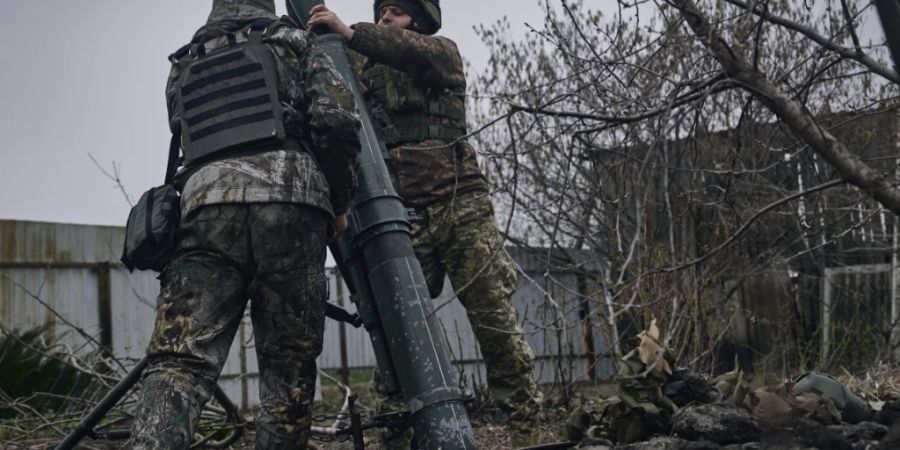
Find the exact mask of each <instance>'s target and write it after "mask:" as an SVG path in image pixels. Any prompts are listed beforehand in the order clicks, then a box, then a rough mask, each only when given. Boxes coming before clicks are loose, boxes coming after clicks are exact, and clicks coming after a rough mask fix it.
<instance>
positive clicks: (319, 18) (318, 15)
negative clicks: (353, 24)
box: [306, 5, 353, 41]
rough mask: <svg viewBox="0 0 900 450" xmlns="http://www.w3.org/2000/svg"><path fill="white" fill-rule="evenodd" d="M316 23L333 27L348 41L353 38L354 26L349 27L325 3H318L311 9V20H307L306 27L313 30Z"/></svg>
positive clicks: (332, 29) (334, 30)
mask: <svg viewBox="0 0 900 450" xmlns="http://www.w3.org/2000/svg"><path fill="white" fill-rule="evenodd" d="M316 25H323V26H326V27H328V28H331V31H333V32H335V33H337V34H339V35H341V37H343V38H344V39H346V40H347V41H350V40H351V39H353V28H350V27H348V26H347V24H345V23H344V21H343V20H341V18H340V17H338V15H337V14H335V13H334V11H332V10H330V9H328V7H327V6H325V5H316V6H313V8H312V9H310V10H309V21H307V22H306V29H307V30H312V29H313V28H314V27H315V26H316Z"/></svg>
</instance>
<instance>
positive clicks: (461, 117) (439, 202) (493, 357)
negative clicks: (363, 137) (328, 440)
mask: <svg viewBox="0 0 900 450" xmlns="http://www.w3.org/2000/svg"><path fill="white" fill-rule="evenodd" d="M375 21H376V22H377V24H373V23H357V24H354V25H353V26H347V25H346V24H344V22H343V21H341V19H340V18H339V17H338V16H337V15H336V14H335V13H334V12H332V11H330V10H329V9H328V8H327V7H325V6H324V5H318V6H316V7H314V8H313V9H312V10H311V11H310V19H309V22H308V23H307V26H308V27H310V29H312V27H315V26H327V27H329V28H331V30H332V31H334V32H335V33H338V34H340V35H341V36H343V37H344V38H345V39H346V40H347V44H348V46H349V48H350V49H352V50H354V51H355V52H357V53H358V56H359V58H358V59H359V64H358V65H357V70H358V72H359V74H360V79H361V81H362V83H363V84H364V88H365V91H366V92H365V95H366V102H367V105H368V106H369V109H370V110H371V112H372V115H373V118H374V119H375V121H376V122H379V123H377V124H376V126H380V128H381V137H382V139H383V140H384V141H385V143H386V144H387V146H388V148H389V151H390V155H391V160H390V163H391V165H392V167H393V171H394V174H395V184H396V185H397V189H398V191H399V193H400V195H401V196H402V197H403V198H404V201H405V202H406V204H407V205H408V206H410V207H412V208H414V209H415V211H416V216H417V220H416V221H415V223H414V224H413V229H412V234H413V243H414V246H415V250H416V254H417V256H418V258H419V261H420V262H421V263H422V268H423V270H424V272H425V276H426V278H427V280H428V283H429V290H430V291H431V294H432V296H437V295H438V294H440V292H441V290H442V286H443V280H444V277H445V275H446V276H449V278H450V280H451V283H452V284H453V286H454V287H455V288H456V289H457V290H458V292H457V295H458V297H459V299H460V301H461V303H462V304H463V306H465V308H466V311H467V315H468V318H469V321H470V323H471V325H472V328H473V330H474V332H475V336H476V338H477V340H478V343H479V345H480V347H481V352H482V354H483V356H484V359H485V363H486V366H487V379H488V384H489V385H490V388H491V391H492V393H493V396H494V398H495V400H496V401H497V403H498V405H499V406H500V407H501V408H502V409H503V410H505V411H506V412H508V413H509V414H510V416H511V418H513V419H526V418H528V417H531V416H532V415H533V413H534V412H535V411H536V410H537V408H538V405H539V402H540V393H539V391H538V389H537V386H536V384H535V380H534V375H533V373H532V367H531V362H532V359H533V356H532V353H531V350H530V348H529V347H528V344H527V343H526V342H525V339H524V336H523V333H522V329H521V328H520V327H519V325H518V321H517V319H516V311H515V309H514V308H513V306H512V303H511V301H510V298H511V296H512V294H513V292H514V291H515V288H516V272H515V269H514V267H513V264H512V262H511V260H510V257H509V255H508V254H507V253H506V252H505V251H504V249H503V248H502V240H501V239H500V235H499V232H498V230H497V225H496V222H495V219H494V210H493V205H492V202H491V198H490V195H489V193H488V188H487V183H486V181H485V179H484V176H483V175H482V173H481V170H480V169H479V167H478V164H477V161H476V154H475V149H474V148H473V147H472V145H470V144H469V143H468V142H467V141H466V140H465V136H466V134H467V129H466V112H465V111H466V108H465V107H466V105H465V99H466V77H465V72H464V70H463V63H462V57H461V56H460V54H459V50H458V49H457V46H456V44H455V43H454V42H453V41H452V40H450V39H447V38H446V37H441V36H434V34H435V33H437V31H438V30H439V29H440V28H441V8H440V3H439V2H438V0H376V1H375Z"/></svg>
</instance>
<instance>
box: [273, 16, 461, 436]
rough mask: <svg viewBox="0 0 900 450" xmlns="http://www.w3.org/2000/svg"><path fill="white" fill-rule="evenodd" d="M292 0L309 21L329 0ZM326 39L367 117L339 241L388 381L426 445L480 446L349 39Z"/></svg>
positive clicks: (323, 43) (333, 36) (340, 261)
mask: <svg viewBox="0 0 900 450" xmlns="http://www.w3.org/2000/svg"><path fill="white" fill-rule="evenodd" d="M288 3H289V5H290V7H289V11H293V13H296V14H297V17H295V19H297V20H298V21H299V22H301V23H303V24H305V23H306V18H307V13H308V11H309V9H310V8H312V6H314V5H316V4H321V3H322V2H321V1H317V0H288ZM317 31H318V30H317ZM319 44H320V45H321V46H322V48H323V49H324V50H325V53H327V54H328V55H329V56H330V57H331V59H332V60H334V63H335V66H336V67H337V70H338V72H340V73H341V75H343V77H344V79H345V80H346V81H347V83H348V85H349V86H350V88H351V90H352V92H353V96H354V98H355V99H356V104H357V107H358V109H359V114H360V121H361V122H362V128H361V130H360V143H361V152H360V166H359V172H358V178H359V187H358V188H357V191H356V196H355V197H354V201H353V206H352V207H351V209H350V211H349V213H348V221H349V224H350V227H349V230H348V231H347V233H345V234H344V235H343V236H342V237H341V239H340V242H339V243H338V245H337V246H332V248H333V250H337V253H338V255H335V257H336V259H338V264H339V266H341V271H342V272H343V274H344V277H345V278H346V279H347V280H348V285H349V287H350V289H351V291H352V293H353V301H354V302H355V304H356V306H357V310H358V312H359V314H360V317H361V318H362V319H363V322H364V324H365V327H366V329H367V330H368V331H369V336H370V338H371V340H372V347H373V348H374V350H375V356H376V360H377V362H378V367H379V369H380V370H381V372H382V383H383V384H384V387H385V389H386V390H387V392H398V391H402V393H403V396H404V398H405V400H406V404H407V406H408V407H409V411H410V413H411V415H412V426H413V429H414V430H415V434H416V440H417V443H418V444H419V446H420V447H421V448H423V449H429V450H437V449H441V450H463V449H474V448H476V447H475V440H474V437H473V433H472V426H471V424H470V423H469V416H468V413H467V412H466V409H465V405H464V403H463V397H464V396H463V393H462V391H461V390H460V389H459V384H458V382H457V376H456V373H455V370H454V368H453V365H452V362H451V360H450V350H449V347H448V345H447V342H446V339H445V337H444V335H443V333H442V331H441V326H440V324H439V323H438V321H437V318H436V317H435V315H434V309H433V305H432V301H431V297H430V295H429V293H428V287H427V284H426V282H425V276H424V274H423V273H422V267H421V265H420V264H419V261H418V259H416V256H415V253H414V252H413V247H412V240H411V238H410V234H409V233H410V223H409V220H408V213H407V210H406V207H405V206H404V205H403V201H402V199H401V198H400V196H399V195H397V191H396V190H395V189H394V186H393V183H392V181H391V176H390V172H389V171H388V167H387V164H386V162H385V159H386V158H387V149H386V148H385V145H384V143H382V142H381V141H380V140H379V139H378V137H377V135H376V133H375V128H374V125H373V122H372V119H371V116H370V114H369V112H368V109H367V108H366V105H365V101H364V99H363V96H362V89H361V87H360V84H359V80H358V79H357V77H356V73H355V71H354V68H353V64H352V63H351V61H350V58H349V55H348V54H347V50H346V48H345V46H344V41H343V39H342V38H341V37H340V36H338V35H336V34H333V33H331V34H324V35H322V36H320V37H319ZM335 247H337V248H335Z"/></svg>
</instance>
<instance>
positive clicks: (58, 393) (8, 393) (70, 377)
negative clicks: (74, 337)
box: [0, 328, 92, 419]
mask: <svg viewBox="0 0 900 450" xmlns="http://www.w3.org/2000/svg"><path fill="white" fill-rule="evenodd" d="M44 332H45V329H44V328H35V329H33V330H29V331H26V332H24V333H22V334H18V333H15V332H14V333H12V334H2V335H0V374H3V376H2V377H0V397H2V398H3V400H4V403H6V401H9V400H16V401H17V402H21V403H22V404H23V405H25V406H27V407H28V408H31V409H33V410H36V411H38V412H48V411H59V410H60V409H61V408H62V407H63V406H64V405H65V404H66V403H67V401H68V399H69V398H71V397H81V396H82V394H84V393H85V391H86V390H87V389H88V388H89V387H90V386H91V384H92V379H91V377H90V376H88V375H85V374H84V373H82V372H80V371H78V370H77V369H75V368H74V367H72V366H70V365H68V364H66V363H65V362H64V361H65V357H66V355H64V354H62V353H60V352H59V351H57V350H53V349H51V348H50V347H48V346H47V344H46V342H44V341H43V340H42V339H41V337H42V336H43V335H44ZM4 403H0V419H12V418H16V417H17V416H18V414H19V413H18V412H17V410H16V409H15V408H11V407H10V405H8V404H4Z"/></svg>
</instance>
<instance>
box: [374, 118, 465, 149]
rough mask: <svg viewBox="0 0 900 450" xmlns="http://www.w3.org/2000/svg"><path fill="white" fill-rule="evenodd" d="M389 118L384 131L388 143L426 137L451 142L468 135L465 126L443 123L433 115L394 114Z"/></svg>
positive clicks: (422, 139)
mask: <svg viewBox="0 0 900 450" xmlns="http://www.w3.org/2000/svg"><path fill="white" fill-rule="evenodd" d="M389 120H390V123H389V124H387V126H386V127H385V128H386V130H385V132H384V133H383V138H384V139H385V141H386V142H385V143H386V144H387V145H396V144H402V143H406V142H416V141H424V140H426V139H440V140H442V141H448V142H451V141H455V140H457V139H459V138H461V137H463V136H465V135H466V130H465V128H462V127H455V126H451V125H447V124H443V123H441V121H440V120H439V119H438V118H437V117H435V116H431V115H424V114H408V115H399V114H393V115H391V117H390V118H389ZM463 123H465V122H463Z"/></svg>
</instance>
